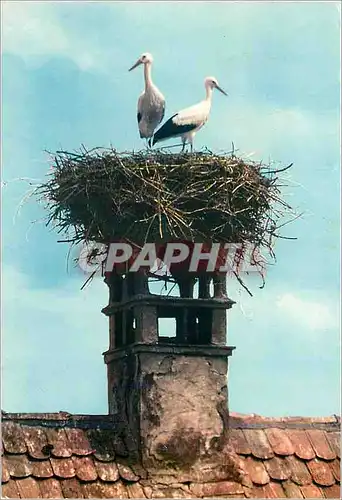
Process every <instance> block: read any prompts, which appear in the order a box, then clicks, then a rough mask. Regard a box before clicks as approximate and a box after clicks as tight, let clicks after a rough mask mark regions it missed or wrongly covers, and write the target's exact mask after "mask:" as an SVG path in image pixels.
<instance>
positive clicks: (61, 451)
mask: <svg viewBox="0 0 342 500" xmlns="http://www.w3.org/2000/svg"><path fill="white" fill-rule="evenodd" d="M45 434H46V437H47V440H48V443H49V445H51V446H52V449H51V455H53V456H54V457H64V458H66V457H71V449H70V444H69V441H68V438H67V435H66V433H65V430H64V429H45Z"/></svg>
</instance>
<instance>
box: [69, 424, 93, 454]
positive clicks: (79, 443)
mask: <svg viewBox="0 0 342 500" xmlns="http://www.w3.org/2000/svg"><path fill="white" fill-rule="evenodd" d="M65 432H66V435H67V438H68V442H69V446H70V450H71V452H72V453H73V455H79V456H81V457H82V456H86V455H90V454H91V453H93V451H94V450H93V448H92V447H91V446H90V443H89V440H88V438H87V436H86V434H85V432H84V431H83V430H82V429H77V428H71V429H68V428H66V429H65Z"/></svg>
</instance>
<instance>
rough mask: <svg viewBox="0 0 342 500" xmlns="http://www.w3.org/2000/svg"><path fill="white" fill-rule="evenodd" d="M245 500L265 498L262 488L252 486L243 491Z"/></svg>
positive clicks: (263, 488)
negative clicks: (248, 499)
mask: <svg viewBox="0 0 342 500" xmlns="http://www.w3.org/2000/svg"><path fill="white" fill-rule="evenodd" d="M245 493H246V496H247V498H267V496H266V491H265V487H264V486H253V488H251V489H250V490H246V491H245Z"/></svg>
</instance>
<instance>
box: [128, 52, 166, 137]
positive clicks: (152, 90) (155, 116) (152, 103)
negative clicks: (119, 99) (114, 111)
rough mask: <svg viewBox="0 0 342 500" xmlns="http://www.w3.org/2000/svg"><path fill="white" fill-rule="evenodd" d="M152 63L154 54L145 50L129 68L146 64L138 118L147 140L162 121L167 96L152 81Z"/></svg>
mask: <svg viewBox="0 0 342 500" xmlns="http://www.w3.org/2000/svg"><path fill="white" fill-rule="evenodd" d="M152 63H153V57H152V55H151V54H149V53H148V52H145V53H144V54H142V55H141V56H140V57H139V59H138V60H137V62H136V63H135V64H133V66H132V67H131V68H130V69H129V71H132V69H134V68H136V67H137V66H139V65H140V64H143V65H144V77H145V90H144V91H143V93H142V94H141V96H140V97H139V100H138V112H137V120H138V127H139V133H140V137H141V138H142V139H147V140H148V139H149V138H151V137H152V136H153V132H154V131H155V129H156V128H157V127H158V125H159V123H160V122H161V121H162V119H163V117H164V113H165V97H164V96H163V94H162V93H161V92H160V90H159V89H158V88H157V87H156V86H155V85H154V83H153V82H152V77H151V66H152Z"/></svg>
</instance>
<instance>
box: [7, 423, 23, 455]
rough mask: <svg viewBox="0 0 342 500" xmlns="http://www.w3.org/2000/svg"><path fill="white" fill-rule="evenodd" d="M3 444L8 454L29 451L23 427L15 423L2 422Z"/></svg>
mask: <svg viewBox="0 0 342 500" xmlns="http://www.w3.org/2000/svg"><path fill="white" fill-rule="evenodd" d="M1 427H2V431H1V434H2V442H3V445H4V449H5V450H6V451H7V453H25V452H26V451H27V449H26V444H25V439H24V434H23V430H22V427H21V426H20V425H19V424H16V423H14V422H2V424H1Z"/></svg>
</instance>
